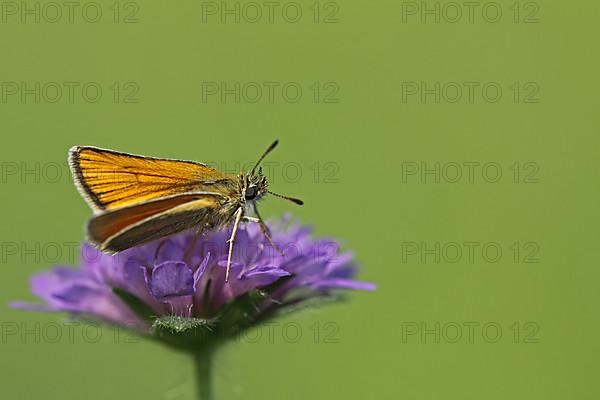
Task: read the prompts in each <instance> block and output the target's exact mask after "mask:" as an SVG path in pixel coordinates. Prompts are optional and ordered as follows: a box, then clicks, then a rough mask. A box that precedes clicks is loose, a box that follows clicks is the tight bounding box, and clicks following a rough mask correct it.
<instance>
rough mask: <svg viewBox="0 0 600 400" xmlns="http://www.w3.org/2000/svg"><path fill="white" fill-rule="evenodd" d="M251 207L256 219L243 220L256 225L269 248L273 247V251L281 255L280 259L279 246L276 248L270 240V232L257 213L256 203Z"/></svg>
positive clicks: (281, 252) (280, 251)
mask: <svg viewBox="0 0 600 400" xmlns="http://www.w3.org/2000/svg"><path fill="white" fill-rule="evenodd" d="M252 206H253V208H254V214H256V216H257V218H251V217H245V218H247V220H248V221H252V222H256V223H257V224H258V226H260V231H261V232H262V234H263V235H264V236H265V237H266V238H267V240H268V241H269V243H270V244H271V246H273V248H274V249H275V250H277V252H278V253H279V254H281V256H282V257H284V254H283V251H282V250H281V249H280V248H279V246H277V245H276V244H275V242H274V241H273V239H271V231H270V230H269V227H268V226H267V224H265V222H264V221H263V219H262V217H261V216H260V214H259V213H258V208H257V207H256V203H255V204H252Z"/></svg>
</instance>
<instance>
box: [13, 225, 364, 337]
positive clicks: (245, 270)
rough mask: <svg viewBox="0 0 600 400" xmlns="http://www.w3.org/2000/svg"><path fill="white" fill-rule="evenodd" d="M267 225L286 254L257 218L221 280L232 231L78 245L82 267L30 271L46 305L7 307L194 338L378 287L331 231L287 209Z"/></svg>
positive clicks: (242, 235) (34, 289)
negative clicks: (119, 244) (315, 232)
mask: <svg viewBox="0 0 600 400" xmlns="http://www.w3.org/2000/svg"><path fill="white" fill-rule="evenodd" d="M270 228H271V233H272V237H273V240H274V241H275V243H277V244H278V246H279V247H280V248H281V249H282V250H283V252H284V255H281V254H280V253H278V252H277V251H276V250H275V249H274V248H273V247H272V246H271V245H270V244H269V243H268V241H267V240H266V239H265V237H264V236H263V235H262V233H261V231H260V229H259V227H258V226H256V225H255V224H247V225H245V226H244V227H243V228H242V229H240V230H239V231H238V235H237V237H236V241H235V245H234V254H233V262H232V265H231V278H230V281H229V282H228V283H225V267H226V262H227V250H228V243H227V240H228V238H229V235H230V231H220V232H213V233H209V234H205V235H202V236H197V235H195V234H194V233H184V234H180V235H176V236H172V237H170V238H168V239H164V240H159V241H156V242H153V243H150V244H147V245H144V246H140V247H136V248H133V249H130V250H128V251H125V252H122V253H119V254H117V255H109V254H106V253H102V252H101V251H99V250H97V249H96V248H94V247H93V246H90V245H88V244H85V245H83V247H82V249H81V252H82V261H81V263H82V266H81V268H79V269H72V268H68V267H63V266H57V267H55V268H54V269H52V270H50V271H46V272H41V273H38V274H36V275H34V276H33V277H32V279H31V288H32V292H33V294H35V295H36V296H38V297H39V298H41V299H42V300H44V301H45V304H43V305H32V304H26V303H21V302H19V303H13V306H15V307H18V308H23V309H28V310H41V311H63V312H69V313H71V314H77V315H82V316H84V317H87V318H90V317H91V318H95V319H99V320H103V321H106V322H109V323H112V324H118V325H125V326H128V327H132V326H135V327H136V328H137V329H138V330H139V331H140V332H142V333H146V334H152V335H155V336H159V337H161V338H167V340H168V341H169V340H170V339H172V337H171V336H181V335H182V334H186V333H187V334H189V333H190V332H193V333H194V335H193V338H192V339H191V340H192V342H194V340H196V341H198V340H200V339H198V335H197V333H198V331H201V332H203V333H205V334H207V335H208V336H217V335H218V334H223V332H226V333H227V334H233V333H236V332H239V331H241V330H243V329H245V328H247V327H249V326H252V325H254V324H257V323H260V322H262V321H264V320H266V319H267V318H271V317H273V316H275V315H278V314H279V313H281V312H283V311H288V310H289V311H291V310H295V309H296V308H298V307H299V306H301V305H303V304H312V303H313V301H314V300H325V299H330V298H332V295H333V294H334V293H335V292H338V291H337V289H358V290H373V289H374V288H375V285H373V284H371V283H365V282H359V281H356V280H354V279H353V276H354V274H355V271H356V268H355V265H354V263H353V262H352V258H353V256H352V254H351V253H340V252H339V245H338V243H337V242H336V241H335V240H333V239H321V240H313V239H311V237H310V234H311V229H310V228H309V227H307V226H302V225H298V224H288V223H287V218H285V219H284V220H282V221H280V222H277V223H274V224H271V226H270ZM334 298H335V297H334ZM309 300H312V301H310V302H309ZM221 337H222V336H221ZM205 339H207V337H206V336H205V337H203V338H202V339H201V340H205ZM178 340H179V339H178ZM179 344H181V343H179ZM189 344H190V343H189V341H188V342H187V345H189Z"/></svg>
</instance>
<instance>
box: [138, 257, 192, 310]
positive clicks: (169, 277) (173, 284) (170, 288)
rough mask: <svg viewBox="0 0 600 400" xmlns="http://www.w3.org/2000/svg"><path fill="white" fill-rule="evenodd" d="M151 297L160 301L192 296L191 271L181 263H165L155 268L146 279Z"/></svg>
mask: <svg viewBox="0 0 600 400" xmlns="http://www.w3.org/2000/svg"><path fill="white" fill-rule="evenodd" d="M148 287H149V288H150V293H152V296H154V298H156V299H157V300H160V301H166V300H168V299H170V298H172V297H179V296H189V295H192V294H194V277H193V274H192V270H191V269H190V268H189V267H188V266H187V264H186V263H184V262H183V261H165V262H164V263H162V264H160V265H158V266H156V267H155V268H154V269H153V270H152V271H151V274H150V276H149V278H148Z"/></svg>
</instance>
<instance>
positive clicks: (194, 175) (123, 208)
mask: <svg viewBox="0 0 600 400" xmlns="http://www.w3.org/2000/svg"><path fill="white" fill-rule="evenodd" d="M277 143H278V142H277V141H275V142H273V143H272V144H271V146H269V148H268V149H267V150H266V151H265V152H264V153H263V154H262V156H261V157H260V158H259V160H258V161H257V162H256V164H255V165H254V168H252V170H251V171H250V172H249V173H245V172H241V173H240V174H239V175H232V174H226V173H223V172H221V171H219V170H217V169H214V168H211V167H209V166H207V165H205V164H202V163H199V162H194V161H182V160H174V159H165V158H154V157H144V156H138V155H134V154H127V153H121V152H118V151H114V150H106V149H100V148H97V147H91V146H74V147H72V148H71V149H70V150H69V166H70V168H71V173H72V174H73V178H74V180H75V185H76V186H77V189H78V190H79V192H80V193H81V195H82V196H83V198H84V199H85V200H86V201H87V203H88V204H89V205H90V207H91V208H92V209H93V211H94V214H95V216H94V217H93V218H92V219H91V220H90V221H89V223H88V225H87V232H88V237H89V240H90V241H91V242H92V243H94V244H96V245H97V246H98V247H99V248H100V249H101V250H104V251H108V252H113V253H116V252H119V251H122V250H126V249H128V248H130V247H134V246H137V245H140V244H143V243H147V242H149V241H152V240H155V239H159V238H162V237H165V236H168V235H172V234H174V233H178V232H181V231H183V230H186V229H190V228H197V229H198V231H199V233H201V232H205V231H208V230H213V229H219V228H223V227H225V226H228V225H229V224H230V223H233V231H232V233H231V238H230V240H229V256H228V258H227V270H226V271H227V272H226V273H225V281H228V279H229V268H230V265H231V255H232V252H233V243H234V241H235V236H236V233H237V229H238V226H239V224H240V221H242V220H246V221H252V222H256V223H258V224H259V226H260V228H261V231H262V233H263V234H264V235H265V237H266V238H267V240H268V241H269V243H271V245H272V246H273V247H274V248H276V249H277V250H278V251H279V252H281V250H279V248H278V247H277V246H276V245H275V243H273V240H272V239H271V237H270V235H269V230H268V228H267V226H266V225H265V223H264V222H263V219H262V218H261V216H260V214H259V213H258V209H257V207H256V202H257V201H258V200H260V199H261V198H262V197H263V196H264V195H265V194H267V193H269V194H272V195H274V196H277V197H281V198H283V199H286V200H289V201H291V202H293V203H296V204H299V205H302V204H303V202H302V201H301V200H299V199H296V198H293V197H288V196H282V195H279V194H276V193H273V192H271V191H269V190H268V182H267V178H266V177H265V176H264V175H263V174H262V169H261V168H259V169H258V172H257V167H258V166H259V165H260V162H261V161H262V160H263V159H264V158H265V156H266V155H267V154H269V153H270V152H271V150H273V149H274V148H275V146H277ZM250 207H252V209H253V211H254V214H255V215H256V218H252V217H248V216H246V212H247V210H248V208H250Z"/></svg>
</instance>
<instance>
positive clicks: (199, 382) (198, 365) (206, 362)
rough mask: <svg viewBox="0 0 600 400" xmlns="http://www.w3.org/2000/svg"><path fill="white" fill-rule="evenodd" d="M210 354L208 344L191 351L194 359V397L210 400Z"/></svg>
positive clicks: (211, 352)
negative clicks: (199, 349)
mask: <svg viewBox="0 0 600 400" xmlns="http://www.w3.org/2000/svg"><path fill="white" fill-rule="evenodd" d="M212 356H213V349H211V348H210V346H207V347H205V348H203V349H202V350H201V351H196V352H193V353H192V357H193V359H194V368H195V371H194V378H195V380H196V399H198V400H211V399H212V398H213V396H212Z"/></svg>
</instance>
